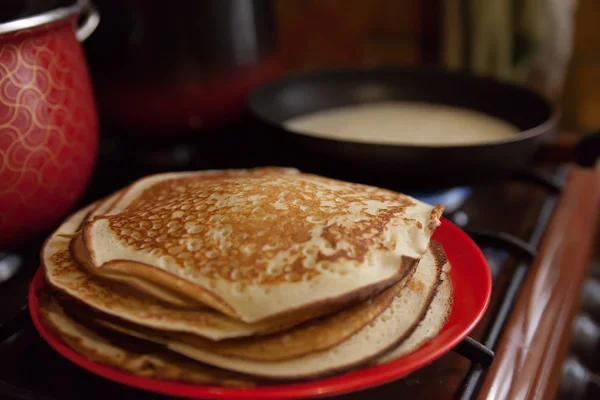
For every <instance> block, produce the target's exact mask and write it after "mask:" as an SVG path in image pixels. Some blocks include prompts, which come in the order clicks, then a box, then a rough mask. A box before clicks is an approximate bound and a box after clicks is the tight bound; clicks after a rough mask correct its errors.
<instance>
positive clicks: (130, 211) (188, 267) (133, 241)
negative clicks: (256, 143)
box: [74, 168, 442, 323]
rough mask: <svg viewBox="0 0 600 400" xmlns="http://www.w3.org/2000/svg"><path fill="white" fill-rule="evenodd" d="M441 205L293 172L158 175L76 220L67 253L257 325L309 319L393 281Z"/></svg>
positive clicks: (149, 288) (418, 248)
mask: <svg viewBox="0 0 600 400" xmlns="http://www.w3.org/2000/svg"><path fill="white" fill-rule="evenodd" d="M441 212H442V207H441V206H436V207H432V206H429V205H427V204H425V203H421V202H419V201H417V200H415V199H413V198H411V197H409V196H406V195H402V194H398V193H394V192H391V191H387V190H384V189H378V188H373V187H369V186H364V185H358V184H351V183H346V182H340V181H336V180H332V179H327V178H322V177H318V176H314V175H309V174H303V173H300V172H299V171H297V170H293V169H284V168H259V169H254V170H229V171H204V172H186V173H170V174H160V175H154V176H150V177H146V178H144V179H141V180H139V181H137V182H136V183H134V184H132V185H131V186H129V187H128V188H126V189H125V190H124V192H123V195H122V196H121V197H120V198H119V199H118V200H117V202H116V203H115V204H114V205H113V206H112V207H111V208H110V210H109V211H108V212H106V213H105V214H103V215H101V216H97V217H96V218H95V219H94V220H93V221H91V222H89V223H87V224H85V225H84V227H83V230H82V243H81V244H80V246H79V247H78V250H77V251H75V252H74V254H75V256H76V257H77V260H78V261H79V262H80V263H81V265H83V266H84V267H85V268H86V270H87V271H88V272H89V273H91V274H94V275H96V276H100V277H103V278H106V279H111V280H115V281H122V282H125V283H127V284H129V285H135V287H136V288H137V289H138V290H142V291H145V292H146V293H148V294H149V295H154V296H156V293H157V291H161V290H163V291H166V292H175V293H178V294H181V295H182V296H185V297H187V298H189V299H190V300H195V301H198V302H200V303H203V304H206V305H208V306H210V307H212V308H214V309H216V310H218V311H220V312H222V313H224V314H227V315H229V316H231V317H232V318H235V319H239V320H241V321H244V322H248V323H255V322H258V321H262V320H266V319H268V318H275V317H280V316H282V315H285V314H289V313H303V312H306V313H308V314H309V315H312V316H314V313H316V312H317V310H331V309H332V308H335V307H341V306H344V305H347V304H348V303H349V302H352V301H357V300H360V299H366V298H368V297H370V296H372V295H373V294H375V293H377V292H379V291H381V290H382V289H385V288H387V287H390V286H391V285H393V284H395V283H397V282H398V281H400V280H401V279H402V278H403V277H404V276H406V274H407V273H408V271H410V269H411V268H412V267H413V266H414V263H415V262H416V260H418V259H419V258H421V257H422V256H423V254H424V253H425V252H426V250H427V246H428V243H429V239H430V237H431V234H432V233H433V231H434V229H435V228H436V227H437V225H438V224H439V217H440V215H441ZM134 282H135V283H134Z"/></svg>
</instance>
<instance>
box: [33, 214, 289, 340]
mask: <svg viewBox="0 0 600 400" xmlns="http://www.w3.org/2000/svg"><path fill="white" fill-rule="evenodd" d="M92 209H93V206H90V207H88V208H86V209H83V210H80V211H79V212H77V213H75V214H73V215H72V216H70V217H69V218H68V219H67V220H66V221H65V222H64V223H63V224H62V225H61V226H60V227H59V228H58V230H57V231H56V232H54V233H53V234H52V235H51V236H50V237H49V238H48V240H47V241H46V243H45V244H44V247H43V249H42V254H41V260H42V265H43V266H44V270H45V276H46V280H47V282H48V283H49V284H50V285H51V286H52V287H53V288H54V289H56V290H58V291H60V292H61V293H64V294H65V295H67V296H68V297H71V298H73V299H75V300H77V301H79V302H81V303H82V304H85V305H87V306H89V307H91V308H92V309H94V310H97V311H99V312H102V313H104V314H107V315H110V316H113V317H117V318H119V319H122V320H124V321H129V322H132V323H136V324H139V325H141V326H145V327H149V328H154V329H162V330H167V331H177V332H187V333H191V334H194V335H199V336H202V337H206V338H210V339H212V340H221V339H226V338H233V337H241V336H250V335H254V334H259V333H269V332H277V331H279V330H281V329H285V328H286V327H289V326H292V325H294V324H296V323H298V322H301V321H273V322H268V323H258V324H247V323H244V322H240V321H237V320H234V319H232V318H230V317H227V316H225V315H223V314H221V313H219V312H217V311H215V310H211V309H206V308H203V309H198V310H188V309H181V308H173V307H169V306H165V305H163V304H162V303H160V302H157V301H155V300H154V299H152V298H150V297H141V296H139V295H137V294H135V293H133V292H132V291H129V290H124V289H123V288H121V287H120V286H115V285H111V284H110V283H107V282H104V281H101V280H99V279H97V278H94V277H92V276H90V275H89V274H87V273H86V272H85V271H84V270H83V269H81V268H80V266H79V265H78V264H77V263H76V262H75V261H74V260H73V258H72V257H71V254H70V253H69V243H70V241H71V237H72V236H73V233H74V232H75V231H76V230H77V228H78V227H79V225H80V224H81V222H82V221H83V219H84V218H85V216H86V215H87V214H88V213H89V212H90V211H91V210H92Z"/></svg>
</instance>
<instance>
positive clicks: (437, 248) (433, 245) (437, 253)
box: [429, 240, 448, 267]
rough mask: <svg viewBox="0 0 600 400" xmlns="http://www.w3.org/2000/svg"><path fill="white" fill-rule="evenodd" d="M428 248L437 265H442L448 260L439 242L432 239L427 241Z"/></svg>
mask: <svg viewBox="0 0 600 400" xmlns="http://www.w3.org/2000/svg"><path fill="white" fill-rule="evenodd" d="M429 248H430V249H431V252H432V253H433V258H435V262H436V265H437V266H438V267H442V266H443V265H444V264H446V263H447V262H448V257H447V256H446V252H445V251H444V248H443V247H442V245H441V244H439V243H438V242H436V241H435V240H432V241H431V242H430V243H429Z"/></svg>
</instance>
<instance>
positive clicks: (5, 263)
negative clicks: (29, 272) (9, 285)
mask: <svg viewBox="0 0 600 400" xmlns="http://www.w3.org/2000/svg"><path fill="white" fill-rule="evenodd" d="M22 265H23V259H22V258H21V257H20V256H18V255H16V254H7V253H0V284H2V283H4V282H8V280H9V279H10V278H12V277H13V276H15V275H16V274H17V272H18V271H19V269H20V268H21V266H22Z"/></svg>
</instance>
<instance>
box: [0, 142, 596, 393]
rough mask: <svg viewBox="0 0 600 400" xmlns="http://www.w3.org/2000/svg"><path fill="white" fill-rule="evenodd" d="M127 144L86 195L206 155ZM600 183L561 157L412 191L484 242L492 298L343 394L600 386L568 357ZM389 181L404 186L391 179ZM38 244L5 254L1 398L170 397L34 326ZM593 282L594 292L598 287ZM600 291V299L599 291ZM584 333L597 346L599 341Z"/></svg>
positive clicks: (112, 145)
mask: <svg viewBox="0 0 600 400" xmlns="http://www.w3.org/2000/svg"><path fill="white" fill-rule="evenodd" d="M225 141H226V140H225ZM126 146H127V145H125V146H124V145H123V143H117V142H114V141H113V140H112V139H107V140H105V143H104V148H105V154H104V157H101V163H100V165H99V166H98V171H97V174H96V177H95V178H94V181H93V182H92V183H91V184H90V190H89V191H88V193H87V194H86V196H85V198H84V199H83V200H82V204H85V203H89V202H91V201H93V200H95V199H98V198H100V197H102V196H104V195H106V194H108V193H110V192H111V191H112V190H114V189H116V188H117V187H120V186H122V185H124V184H125V183H126V182H127V181H130V180H131V179H134V178H136V177H138V176H141V175H144V174H146V173H150V172H157V171H159V170H161V169H165V168H168V169H189V168H190V165H189V161H190V160H193V159H197V157H198V147H197V146H196V147H194V146H190V145H185V144H184V145H178V146H172V147H169V148H168V149H167V150H165V148H164V147H163V150H160V149H161V147H160V146H157V147H156V148H151V147H148V148H146V149H145V150H144V152H141V151H140V152H139V153H138V155H137V156H136V157H137V159H138V163H137V165H138V167H139V168H138V169H133V170H129V171H124V170H123V165H124V164H123V163H122V162H119V161H115V159H114V157H119V156H120V157H128V154H131V153H130V150H131V149H127V147H126ZM124 148H125V150H124ZM242 149H243V146H242ZM204 153H207V152H206V151H205V152H204ZM208 153H210V152H208ZM111 157H112V159H111ZM144 157H145V158H144ZM140 160H141V161H140ZM186 160H187V161H186ZM211 160H212V161H211ZM161 163H162V164H161ZM165 163H166V164H165ZM174 163H175V164H174ZM177 163H179V164H177ZM150 164H151V165H152V168H149V167H148V165H150ZM201 164H202V165H200V164H198V163H196V164H194V165H193V166H192V167H193V168H222V167H243V166H253V164H249V165H244V162H243V161H241V159H237V161H236V162H234V163H233V164H235V165H232V164H231V163H227V162H224V161H223V159H222V158H219V157H212V158H210V157H205V158H203V159H202V163H201ZM225 164H226V165H225ZM178 165H179V167H178ZM597 186H598V185H597V179H596V177H595V176H594V174H593V173H591V172H589V171H586V170H583V169H580V168H578V167H561V168H558V169H554V168H552V169H545V170H543V171H541V172H540V171H525V172H523V173H521V174H519V175H517V176H515V177H514V178H513V179H509V180H506V181H503V182H496V183H492V184H489V185H483V186H475V187H459V188H454V189H450V190H444V191H440V192H426V193H411V194H412V195H414V196H415V197H418V198H420V199H422V200H424V201H427V202H432V203H438V202H441V203H444V204H446V213H445V217H446V218H449V219H451V220H453V221H454V222H455V223H457V224H458V225H460V226H461V227H462V228H463V229H464V230H465V231H466V232H467V233H468V234H469V235H470V236H471V237H472V238H473V239H474V240H475V241H476V242H477V243H478V244H479V245H480V247H481V248H482V249H483V251H484V254H485V256H486V258H487V260H488V264H489V266H490V269H491V271H492V276H493V279H494V285H493V293H492V300H491V304H490V307H489V309H488V311H487V313H486V315H485V317H484V319H483V320H482V322H481V323H480V324H479V325H478V326H477V328H476V329H475V330H474V331H473V333H472V334H471V336H470V337H469V338H468V339H467V340H465V341H464V342H463V343H461V344H460V345H459V346H458V347H457V348H455V349H454V351H452V352H450V353H448V354H446V355H445V356H443V357H442V358H440V359H439V360H437V361H435V362H433V363H432V364H430V365H429V366H427V367H425V368H422V369H421V370H419V371H417V372H415V373H413V374H411V375H410V376H408V377H406V378H404V379H400V380H398V381H395V382H392V383H389V384H386V385H383V386H380V387H377V388H374V389H369V390H366V391H362V392H358V393H353V394H349V395H346V396H342V397H341V398H347V399H363V398H377V399H396V398H397V397H398V395H399V394H402V396H405V397H407V398H424V399H429V398H431V399H434V398H435V399H443V398H461V399H470V398H482V399H484V398H485V399H501V398H517V397H518V398H530V397H533V395H534V394H535V395H536V396H538V395H540V394H544V395H554V394H555V393H563V394H564V393H566V395H567V398H569V397H568V396H570V395H572V394H573V393H575V392H573V391H577V393H578V394H579V395H580V396H585V395H586V393H588V395H589V393H593V392H592V391H593V390H594V389H595V388H596V386H595V384H594V379H595V378H594V375H593V374H591V375H590V374H588V373H591V372H590V371H589V370H588V367H587V366H586V365H587V364H585V363H583V361H581V362H580V361H579V360H577V359H574V358H568V359H567V351H568V349H569V343H570V342H571V320H572V319H573V316H574V314H575V312H576V311H577V309H578V304H579V292H580V286H581V282H582V279H583V277H584V276H585V275H586V272H585V267H586V265H587V262H588V259H589V252H590V249H591V247H592V240H593V234H594V228H595V220H596V217H597V213H598V207H597V205H598V201H597V200H598V193H599V191H598V187H597ZM389 188H391V189H396V190H402V188H399V187H398V188H397V187H394V185H393V184H391V183H390V185H389ZM41 243H42V242H41V240H37V241H36V240H33V241H32V242H31V243H29V244H28V245H26V246H24V247H23V248H21V249H12V250H11V251H10V252H9V253H4V254H0V303H1V304H2V305H3V306H2V308H1V309H0V340H1V344H0V360H1V361H0V398H3V399H4V398H7V399H28V400H29V399H32V400H33V399H35V400H38V399H81V398H86V399H100V398H102V399H104V398H106V397H113V398H136V399H138V398H139V399H163V398H166V397H164V396H160V395H155V394H151V393H147V392H142V391H138V390H136V389H132V388H128V387H125V386H122V385H119V384H115V383H112V382H108V381H106V380H104V379H101V378H99V377H96V376H94V375H92V374H90V373H88V372H86V371H84V370H82V369H80V368H78V367H77V366H75V365H73V364H71V363H70V362H69V361H66V360H65V359H63V358H62V357H61V356H59V355H58V354H56V353H55V352H54V351H53V350H52V349H51V348H50V347H49V346H48V345H46V344H45V343H44V342H43V341H42V339H41V338H40V337H39V336H38V335H37V333H36V331H35V330H34V328H33V325H32V323H31V321H30V319H29V317H28V314H27V310H26V293H27V287H28V283H29V281H30V279H31V277H32V276H33V273H34V272H35V270H36V269H37V267H38V254H39V248H40V246H41ZM588 286H590V285H588ZM592 286H593V285H592ZM589 291H592V289H589V288H588V292H589ZM591 293H592V294H588V297H589V296H592V297H593V296H594V293H595V292H594V291H592V292H591ZM595 295H596V296H597V297H596V298H597V299H599V300H597V303H598V304H600V295H599V294H597V293H596V294H595ZM597 310H600V306H599V307H597ZM597 317H600V314H598V316H597ZM590 318H591V317H590ZM580 319H581V318H580ZM580 325H581V323H580ZM588 325H589V324H588ZM579 329H580V330H581V329H582V328H581V327H580V328H579ZM588 331H589V329H588ZM598 332H600V329H599V331H598ZM599 335H600V334H599ZM598 337H599V338H600V336H598ZM585 343H587V344H588V347H589V343H590V340H588V341H587V342H585ZM594 343H595V342H594ZM598 344H599V345H600V339H599V340H598ZM565 359H567V360H568V362H567V363H566V364H565V367H564V368H563V367H562V364H563V361H564V360H565ZM589 368H592V367H589ZM563 370H564V371H565V372H564V374H563V379H562V381H561V380H560V379H559V378H560V377H561V373H562V371H563ZM573 371H575V372H573ZM582 371H583V372H582ZM586 374H587V375H586ZM561 382H562V383H561ZM582 388H583V389H582ZM571 398H573V397H571Z"/></svg>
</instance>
